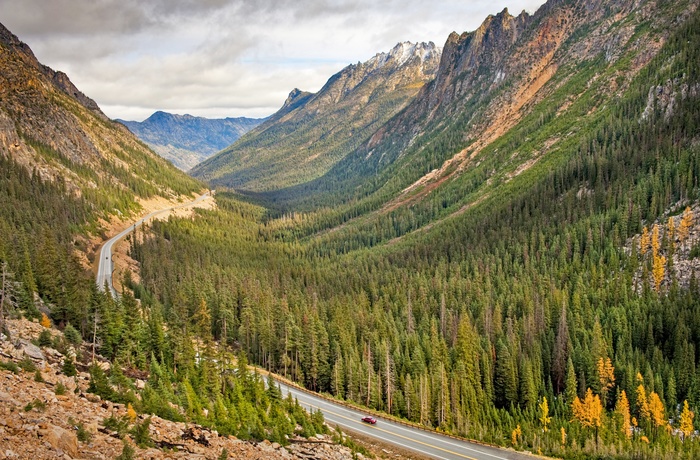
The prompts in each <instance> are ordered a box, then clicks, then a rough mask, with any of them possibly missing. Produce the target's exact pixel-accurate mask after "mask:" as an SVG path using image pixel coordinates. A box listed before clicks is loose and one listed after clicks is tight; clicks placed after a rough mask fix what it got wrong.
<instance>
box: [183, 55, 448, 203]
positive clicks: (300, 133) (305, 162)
mask: <svg viewBox="0 0 700 460" xmlns="http://www.w3.org/2000/svg"><path fill="white" fill-rule="evenodd" d="M439 56H440V48H438V47H437V46H435V44H433V43H419V44H413V43H408V42H406V43H399V44H398V45H396V46H395V47H394V48H393V49H392V50H391V51H390V52H388V53H378V54H377V55H375V56H374V57H372V58H371V59H369V60H368V61H366V62H364V63H362V62H358V63H357V64H351V65H349V66H347V67H345V68H344V69H343V70H341V71H340V72H338V73H337V74H335V75H333V76H332V77H331V78H330V79H329V80H328V82H327V83H326V84H325V85H324V86H323V88H321V90H320V91H319V92H318V93H316V94H310V93H303V92H301V91H299V90H298V89H295V90H293V91H292V92H291V93H290V95H289V97H288V99H287V101H286V102H285V104H284V106H283V107H282V109H280V111H278V112H277V113H276V114H274V115H273V116H272V117H270V119H269V120H268V121H267V122H265V123H263V124H262V125H260V126H259V127H258V128H256V129H254V130H253V131H251V132H250V133H249V134H247V135H246V136H244V137H242V138H241V139H240V140H239V141H238V142H237V143H235V144H234V145H233V146H231V147H230V148H229V149H226V150H225V151H224V152H222V153H221V154H219V155H217V156H216V157H214V158H212V159H210V160H208V161H206V162H204V163H203V164H201V165H199V166H197V167H196V168H194V169H193V170H192V173H193V174H194V175H195V177H199V178H203V179H207V180H211V181H212V182H213V183H216V184H223V185H229V186H233V187H237V188H244V189H250V190H264V189H274V188H280V187H283V186H289V185H294V184H299V183H302V182H306V181H308V180H310V179H313V178H315V177H318V176H320V175H322V174H323V173H325V172H326V171H328V170H329V169H330V168H331V167H332V166H333V165H334V164H336V163H337V162H338V161H339V160H341V159H342V158H344V157H345V156H346V155H347V154H348V153H349V152H351V151H352V150H354V149H355V148H357V147H358V146H359V145H360V143H361V142H363V141H364V140H365V139H367V137H368V136H369V135H370V134H371V133H372V132H374V131H376V129H377V128H378V127H379V126H381V124H383V123H384V122H385V121H386V120H388V119H389V118H390V117H391V116H393V115H395V114H396V113H398V112H399V111H400V110H402V109H403V108H404V107H405V105H406V104H407V103H408V102H409V101H410V100H411V99H412V98H413V97H414V96H415V95H416V94H417V92H418V90H419V89H420V87H422V86H423V85H424V84H425V83H426V82H427V81H430V80H431V79H432V78H433V77H434V75H435V72H436V70H437V65H438V62H439Z"/></svg>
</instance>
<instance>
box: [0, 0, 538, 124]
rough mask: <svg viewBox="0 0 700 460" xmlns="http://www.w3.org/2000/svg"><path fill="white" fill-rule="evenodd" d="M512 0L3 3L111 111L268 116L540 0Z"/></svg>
mask: <svg viewBox="0 0 700 460" xmlns="http://www.w3.org/2000/svg"><path fill="white" fill-rule="evenodd" d="M506 1H507V5H500V6H494V4H493V3H492V0H476V1H469V2H465V1H463V0H445V1H442V2H438V4H432V3H433V2H426V1H425V0H388V1H384V2H376V1H375V0H301V1H300V0H152V1H148V2H144V1H139V0H48V1H47V0H22V1H17V0H0V18H1V19H0V20H1V21H2V22H3V24H5V25H6V26H7V27H8V28H9V29H10V30H11V31H12V32H14V33H15V34H17V35H18V36H19V37H20V39H21V40H23V41H25V42H27V43H28V44H29V45H30V46H31V47H32V49H33V50H34V52H35V54H36V55H37V57H38V58H39V60H40V61H42V62H43V63H44V64H47V65H49V66H51V67H53V68H55V69H58V70H63V71H65V72H66V73H67V74H68V75H69V76H70V78H71V79H72V80H73V82H74V83H75V84H76V86H78V87H79V88H80V89H81V90H82V91H83V92H85V93H86V94H88V95H89V96H90V97H92V98H93V99H95V100H96V101H97V102H98V104H100V105H101V106H102V108H103V110H104V111H105V113H107V114H108V115H109V116H112V117H115V118H117V117H118V118H125V119H143V118H145V117H147V116H148V115H150V114H151V113H152V112H153V111H155V110H168V111H172V112H176V113H186V112H187V113H191V114H193V115H202V116H210V117H211V116H216V117H220V116H266V115H269V114H270V113H272V112H274V111H275V110H276V109H277V108H279V106H280V105H281V104H282V102H283V101H284V99H285V98H286V96H287V94H288V93H289V91H290V90H291V89H293V88H295V87H299V88H301V89H304V90H309V91H316V90H318V89H319V88H320V87H321V86H322V85H323V83H325V81H326V80H327V79H328V78H329V77H330V76H331V75H332V74H333V73H335V72H337V71H338V70H340V69H341V68H342V67H344V66H345V65H347V64H349V63H352V62H357V61H363V60H366V59H368V58H370V57H371V56H373V55H374V54H375V53H377V52H381V51H387V50H388V49H390V48H391V47H393V46H394V45H395V44H396V43H397V42H399V41H405V40H411V41H429V40H432V41H434V42H435V43H436V44H438V45H442V44H443V43H444V41H445V39H446V38H447V36H448V34H449V33H450V32H451V31H453V30H455V31H457V32H463V31H465V30H473V29H475V28H476V27H478V25H479V24H480V23H481V21H482V20H483V19H484V18H485V17H486V16H487V15H488V14H495V13H497V12H498V11H500V10H501V9H503V7H504V6H508V7H509V9H510V10H511V12H512V13H513V14H517V13H518V12H519V11H520V10H521V9H523V8H527V9H528V10H529V11H530V12H534V10H535V9H536V8H537V6H539V4H541V3H542V2H543V0H506ZM429 3H430V4H429Z"/></svg>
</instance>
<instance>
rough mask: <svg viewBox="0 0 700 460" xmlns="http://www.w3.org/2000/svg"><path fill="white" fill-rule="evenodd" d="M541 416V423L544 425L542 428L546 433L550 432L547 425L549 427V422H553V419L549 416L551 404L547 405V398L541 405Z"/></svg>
mask: <svg viewBox="0 0 700 460" xmlns="http://www.w3.org/2000/svg"><path fill="white" fill-rule="evenodd" d="M540 414H541V415H540V422H541V423H542V428H543V429H544V432H545V433H546V432H547V431H549V428H547V425H549V422H551V421H552V417H550V416H549V404H547V398H546V397H544V398H542V402H541V403H540Z"/></svg>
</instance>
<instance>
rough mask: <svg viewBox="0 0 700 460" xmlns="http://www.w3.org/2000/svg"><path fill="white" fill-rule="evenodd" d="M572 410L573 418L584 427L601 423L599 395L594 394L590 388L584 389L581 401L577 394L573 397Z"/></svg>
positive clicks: (601, 405) (601, 406)
mask: <svg viewBox="0 0 700 460" xmlns="http://www.w3.org/2000/svg"><path fill="white" fill-rule="evenodd" d="M572 411H573V414H574V418H575V419H576V420H578V421H579V423H580V424H581V425H582V426H584V427H586V428H593V427H599V426H600V425H601V423H602V416H603V404H602V403H601V402H600V396H598V395H594V394H593V391H591V389H590V388H589V389H588V390H586V396H585V397H584V398H583V401H581V400H580V399H579V398H578V396H577V397H576V399H574V402H573V404H572Z"/></svg>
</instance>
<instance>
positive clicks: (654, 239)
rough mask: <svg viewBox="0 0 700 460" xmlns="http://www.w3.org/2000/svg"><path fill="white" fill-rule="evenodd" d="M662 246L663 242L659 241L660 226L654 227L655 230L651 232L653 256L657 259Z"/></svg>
mask: <svg viewBox="0 0 700 460" xmlns="http://www.w3.org/2000/svg"><path fill="white" fill-rule="evenodd" d="M660 246H661V242H660V241H659V226H658V225H654V228H653V229H652V231H651V254H652V255H653V256H654V257H656V255H657V254H658V253H659V247H660Z"/></svg>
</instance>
